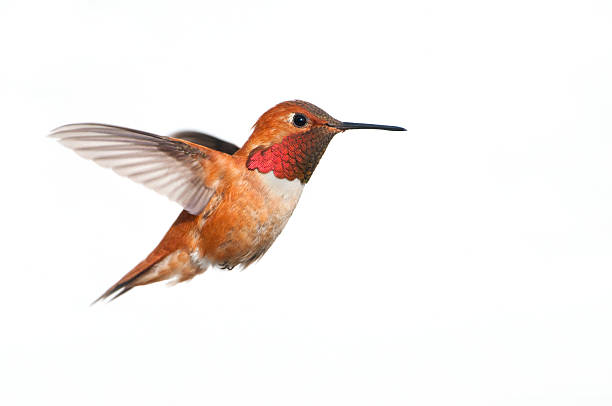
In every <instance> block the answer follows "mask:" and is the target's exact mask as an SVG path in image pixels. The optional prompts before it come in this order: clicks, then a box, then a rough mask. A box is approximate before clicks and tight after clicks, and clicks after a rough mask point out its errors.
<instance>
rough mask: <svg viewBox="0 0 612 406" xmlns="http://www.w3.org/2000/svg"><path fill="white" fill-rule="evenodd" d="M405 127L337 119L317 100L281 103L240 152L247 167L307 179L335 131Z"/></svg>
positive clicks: (262, 120)
mask: <svg viewBox="0 0 612 406" xmlns="http://www.w3.org/2000/svg"><path fill="white" fill-rule="evenodd" d="M360 128H363V129H378V130H388V131H406V130H405V129H404V128H402V127H395V126H388V125H378V124H363V123H351V122H342V121H338V120H336V119H335V118H333V117H332V116H330V115H329V114H327V113H326V112H325V111H323V110H322V109H320V108H319V107H317V106H315V105H314V104H311V103H308V102H305V101H301V100H293V101H286V102H283V103H280V104H278V105H276V106H274V107H272V108H271V109H270V110H268V111H266V112H265V113H264V114H263V115H262V116H261V117H260V118H259V120H257V122H256V123H255V125H254V127H253V133H252V134H251V137H249V139H248V141H247V142H246V143H245V144H244V146H243V147H242V148H241V149H240V151H238V152H237V154H243V155H247V163H246V165H247V168H248V169H249V170H258V171H259V172H261V173H268V172H270V171H273V173H274V176H276V177H277V178H280V179H287V180H290V181H291V180H294V179H299V180H300V182H302V183H306V182H308V180H309V179H310V177H311V176H312V173H313V172H314V170H315V168H316V166H317V164H318V163H319V160H320V159H321V157H322V156H323V153H324V152H325V149H326V148H327V145H328V144H329V142H330V141H331V140H332V138H333V137H334V135H336V134H338V133H340V132H343V131H345V130H352V129H360Z"/></svg>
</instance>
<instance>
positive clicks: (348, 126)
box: [327, 121, 406, 131]
mask: <svg viewBox="0 0 612 406" xmlns="http://www.w3.org/2000/svg"><path fill="white" fill-rule="evenodd" d="M327 125H328V126H330V127H334V128H337V129H339V130H343V131H344V130H359V129H363V130H387V131H406V129H405V128H403V127H397V126H394V125H382V124H364V123H350V122H348V121H344V122H340V123H338V124H327Z"/></svg>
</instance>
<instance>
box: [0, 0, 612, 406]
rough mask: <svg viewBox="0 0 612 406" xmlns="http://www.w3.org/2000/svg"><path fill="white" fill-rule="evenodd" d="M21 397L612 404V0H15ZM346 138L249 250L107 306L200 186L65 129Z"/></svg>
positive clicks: (16, 348)
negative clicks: (111, 157)
mask: <svg viewBox="0 0 612 406" xmlns="http://www.w3.org/2000/svg"><path fill="white" fill-rule="evenodd" d="M0 38H1V39H0V41H1V44H2V46H1V48H0V52H1V55H2V58H1V59H2V62H1V63H0V88H1V91H0V109H1V110H0V111H2V114H1V117H2V120H1V123H2V146H3V147H2V149H3V151H2V152H3V153H2V159H1V160H0V165H2V168H1V170H2V174H3V175H2V184H3V188H2V189H3V191H4V193H3V197H2V200H1V201H2V203H1V204H2V219H1V220H2V223H1V224H2V233H1V234H0V235H1V238H2V240H3V241H2V244H1V247H2V258H3V264H2V266H1V268H2V284H0V305H1V309H2V310H0V318H1V323H2V328H1V331H2V332H1V333H0V375H2V376H1V377H0V382H2V384H1V387H2V389H1V390H0V403H2V404H5V405H19V404H24V405H34V404H36V405H42V404H62V405H64V404H75V405H77V404H78V405H98V404H100V405H109V404H118V405H122V404H149V405H157V404H180V405H196V404H197V405H203V404H210V405H302V404H303V405H307V404H308V405H315V404H317V405H318V404H323V405H337V404H384V405H403V404H415V405H449V404H453V405H544V404H551V405H553V404H554V405H609V404H610V403H611V402H612V385H611V384H612V349H611V348H612V346H611V344H610V343H611V342H612V322H611V320H612V297H611V295H610V292H611V290H612V274H611V265H612V251H611V244H612V216H611V215H610V213H611V212H612V176H611V175H612V160H611V159H610V157H611V156H612V138H611V134H612V124H611V120H610V112H611V111H612V96H611V95H612V79H611V77H612V76H611V72H612V3H610V2H609V1H591V2H586V1H533V0H529V1H511V2H489V1H465V2H453V1H431V0H428V1H420V2H405V3H400V2H386V1H376V2H348V1H347V2H330V1H327V2H321V3H320V2H315V1H308V2H299V3H295V4H290V3H288V2H265V1H264V2H261V1H258V2H244V3H241V2H221V1H214V2H212V1H211V2H202V1H194V2H177V1H174V2H168V3H163V4H162V3H155V2H114V1H90V2H77V1H74V2H69V1H54V2H42V1H41V2H18V1H10V0H3V1H2V3H0ZM296 98H299V99H304V100H308V101H311V102H313V103H315V104H317V105H319V106H320V107H322V108H323V109H325V110H326V111H328V112H329V113H330V114H332V115H333V116H335V117H336V118H338V119H341V120H347V121H363V122H374V123H382V124H391V125H400V126H404V127H406V128H408V132H407V133H389V132H374V131H353V132H347V133H345V134H342V135H340V136H338V137H337V138H336V139H335V140H334V141H333V142H332V143H331V145H330V147H329V148H328V150H327V153H326V154H325V156H324V157H323V160H322V161H321V163H320V165H319V167H318V168H317V171H316V172H315V174H314V176H313V178H312V179H311V181H310V182H309V184H308V185H307V187H306V189H305V191H304V194H303V196H302V200H301V201H300V203H299V205H298V208H297V209H296V211H295V213H294V215H293V217H292V219H291V220H290V222H289V224H288V226H287V228H286V229H285V231H284V232H283V233H282V234H281V236H280V237H279V239H278V240H277V242H276V243H275V245H274V246H273V247H272V248H271V249H270V251H269V252H268V253H267V255H266V256H265V257H264V258H263V259H262V260H261V261H260V262H258V263H257V264H255V265H253V266H251V267H250V268H248V269H247V270H245V271H243V272H227V271H219V270H212V271H209V272H207V273H206V274H204V275H202V276H200V277H198V278H196V279H194V280H193V281H191V282H189V283H186V284H182V285H179V286H176V287H173V288H167V287H165V286H164V285H154V286H148V287H144V288H138V289H134V290H133V291H131V292H130V293H129V294H127V295H125V296H123V297H121V298H120V299H119V300H117V301H115V302H112V303H110V304H108V305H105V304H102V305H96V306H94V307H89V303H90V302H91V301H92V300H93V299H95V298H96V297H97V296H98V295H99V294H101V293H102V292H103V291H104V290H105V289H106V288H107V287H108V286H109V285H110V284H112V283H113V282H115V281H116V280H117V279H118V278H119V277H121V276H122V275H123V274H124V273H125V272H127V271H128V270H129V269H131V268H132V266H134V265H135V264H136V263H137V262H139V261H140V260H141V259H143V258H144V257H145V256H146V255H147V254H148V253H149V251H150V250H151V249H152V248H153V247H154V246H155V245H156V244H157V242H158V241H159V240H160V239H161V237H162V235H163V234H164V233H165V231H166V230H167V228H168V227H169V225H170V224H171V223H172V222H173V221H174V219H175V217H176V216H177V215H178V213H179V212H180V208H179V207H178V205H176V204H174V203H172V202H170V201H169V200H167V199H166V198H164V197H161V196H159V195H157V194H156V193H154V192H151V191H149V190H147V189H145V188H144V187H142V186H139V185H137V184H134V183H132V182H130V181H129V180H127V179H123V178H120V177H118V176H117V175H115V174H114V173H112V172H111V171H108V170H104V169H101V168H99V167H97V166H96V165H95V164H93V163H91V162H88V161H85V160H83V159H81V158H79V157H78V156H77V155H75V154H74V153H73V152H71V151H69V150H67V149H65V148H63V147H61V146H60V145H59V144H57V143H56V142H55V141H53V140H51V139H49V138H46V137H45V135H46V134H47V133H48V131H49V130H51V129H52V128H54V127H57V126H59V125H62V124H66V123H71V122H82V121H94V122H103V123H112V124H118V125H123V126H128V127H133V128H138V129H142V130H146V131H151V132H155V133H159V134H168V133H170V132H172V131H175V130H178V129H199V130H203V131H208V132H211V133H213V134H215V135H218V136H220V137H222V138H226V139H228V140H230V141H232V142H234V143H237V144H242V143H243V142H244V141H245V140H246V138H247V137H248V135H249V134H250V127H251V125H252V124H253V123H254V122H255V120H256V119H257V118H258V116H259V115H260V114H261V113H263V112H264V111H265V110H266V109H268V108H269V107H271V106H272V105H274V104H276V103H278V102H280V101H283V100H287V99H296Z"/></svg>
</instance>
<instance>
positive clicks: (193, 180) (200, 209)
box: [52, 101, 403, 299]
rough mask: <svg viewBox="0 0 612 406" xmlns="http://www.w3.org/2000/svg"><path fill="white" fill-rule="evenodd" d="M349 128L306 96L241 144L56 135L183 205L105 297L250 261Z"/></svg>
mask: <svg viewBox="0 0 612 406" xmlns="http://www.w3.org/2000/svg"><path fill="white" fill-rule="evenodd" d="M352 128H379V129H386V130H395V131H397V130H403V129H401V128H400V127H390V126H375V125H367V124H355V123H343V122H340V121H338V120H336V119H334V118H332V117H331V116H329V115H328V114H327V113H325V112H324V111H323V110H321V109H319V108H318V107H316V106H314V105H312V104H310V103H307V102H303V101H291V102H284V103H281V104H279V105H277V106H275V107H273V108H272V109H270V110H268V111H267V112H266V113H264V114H263V115H262V116H261V117H260V118H259V120H258V121H257V123H256V124H255V126H254V128H253V133H252V134H251V136H250V137H249V139H248V140H247V142H246V143H245V144H244V145H243V147H242V148H240V149H238V147H236V146H234V145H233V144H230V143H226V142H224V141H221V140H218V139H216V138H214V137H211V136H208V135H206V134H201V133H193V132H191V133H189V134H177V135H174V136H172V137H160V136H156V135H153V134H149V133H144V132H140V131H136V130H131V129H127V128H122V127H114V126H106V125H100V124H72V125H68V126H63V127H60V128H58V129H56V130H54V131H53V133H52V136H54V137H56V138H58V139H59V140H60V142H62V144H64V145H66V146H68V147H70V148H72V149H74V150H75V151H76V152H77V153H78V154H80V155H82V156H84V157H86V158H89V159H92V160H94V161H95V162H97V163H99V164H100V165H102V166H106V167H111V168H112V169H113V170H115V171H116V172H118V173H120V174H122V175H124V176H127V177H130V178H132V179H134V180H136V181H138V182H140V183H143V184H145V185H146V186H148V187H150V188H152V189H154V190H156V191H158V192H160V193H162V194H165V195H166V196H168V197H169V198H171V199H172V200H175V201H177V202H178V203H179V204H181V205H183V207H184V208H185V210H184V211H183V212H182V213H181V214H180V215H179V217H178V218H177V220H176V221H175V222H174V224H173V225H172V226H171V227H170V229H169V230H168V232H167V233H166V235H165V236H164V238H163V239H162V241H161V242H160V243H159V244H158V246H157V247H156V248H155V249H154V250H153V251H152V252H151V254H149V256H147V258H145V259H144V260H143V261H142V262H141V263H139V264H138V265H137V266H136V267H135V268H134V269H132V270H131V271H130V272H128V273H127V274H126V275H125V276H124V277H123V278H121V279H120V280H119V281H118V282H117V283H116V284H115V285H113V286H111V287H110V288H109V289H108V290H107V291H106V292H105V293H104V294H103V295H102V296H101V297H100V299H105V298H109V297H112V296H113V295H114V297H115V298H116V297H118V296H119V295H122V294H123V293H125V292H127V291H129V290H130V289H132V288H133V287H135V286H139V285H145V284H149V283H153V282H159V281H162V280H173V281H176V282H182V281H185V280H189V279H191V278H193V277H194V276H195V275H197V274H199V273H202V272H204V271H205V270H206V269H207V268H208V267H209V266H217V267H220V268H227V269H231V268H234V267H236V266H243V267H246V266H248V265H250V264H251V263H252V262H254V261H255V260H257V259H258V258H260V257H261V256H262V255H263V254H264V253H265V252H266V251H267V250H268V248H269V247H270V246H271V245H272V243H273V242H274V240H275V239H276V237H277V236H278V235H279V234H280V232H281V231H282V229H283V228H284V226H285V224H286V223H287V221H288V220H289V217H290V216H291V214H292V213H293V210H294V208H295V206H296V204H297V202H298V200H299V198H300V195H301V193H302V189H303V186H304V184H305V183H306V182H307V181H308V179H309V178H310V176H311V174H312V172H313V171H314V169H315V167H316V165H317V164H318V162H319V159H320V158H321V156H322V154H323V153H324V151H325V148H326V147H327V144H328V143H329V142H330V141H331V139H332V138H333V136H334V135H336V134H337V133H339V132H342V131H344V130H346V129H352Z"/></svg>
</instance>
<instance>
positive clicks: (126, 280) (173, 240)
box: [92, 210, 205, 305]
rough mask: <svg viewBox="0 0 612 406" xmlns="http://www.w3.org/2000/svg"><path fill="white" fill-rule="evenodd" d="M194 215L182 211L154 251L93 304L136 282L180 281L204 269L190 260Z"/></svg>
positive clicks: (115, 296)
mask: <svg viewBox="0 0 612 406" xmlns="http://www.w3.org/2000/svg"><path fill="white" fill-rule="evenodd" d="M194 217H195V216H193V215H192V214H189V213H188V212H187V211H185V210H183V212H182V213H181V214H180V215H179V217H178V218H177V219H176V221H175V222H174V224H173V226H172V227H171V228H170V230H168V232H167V233H166V235H165V236H164V238H163V239H162V241H161V242H160V243H159V245H158V246H157V247H156V248H155V249H154V250H153V252H151V253H150V254H149V256H148V257H147V258H145V260H144V261H142V262H141V263H139V264H138V265H136V267H134V269H132V270H131V271H130V272H128V273H127V274H125V276H124V277H123V278H121V279H119V281H118V282H117V283H115V284H114V285H113V286H111V287H110V288H108V289H107V290H106V292H104V293H103V294H102V295H101V296H100V297H99V298H97V299H96V300H95V301H94V302H93V303H92V305H93V304H95V303H97V302H99V301H101V300H106V299H109V301H112V300H115V299H117V298H118V297H119V296H121V295H123V294H125V293H127V292H129V291H130V290H131V289H132V288H134V287H136V286H139V285H147V284H149V283H154V282H159V281H163V280H166V279H172V278H177V280H178V281H179V282H182V281H184V280H188V279H191V278H193V277H194V276H195V275H196V274H198V273H201V272H204V269H205V267H202V266H196V265H194V264H192V263H191V258H190V249H189V248H188V247H189V243H188V241H187V240H186V237H187V236H188V235H189V230H190V227H191V224H192V223H193V219H194Z"/></svg>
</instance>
